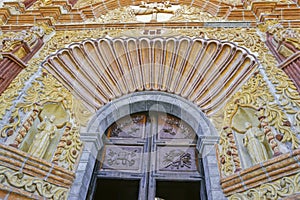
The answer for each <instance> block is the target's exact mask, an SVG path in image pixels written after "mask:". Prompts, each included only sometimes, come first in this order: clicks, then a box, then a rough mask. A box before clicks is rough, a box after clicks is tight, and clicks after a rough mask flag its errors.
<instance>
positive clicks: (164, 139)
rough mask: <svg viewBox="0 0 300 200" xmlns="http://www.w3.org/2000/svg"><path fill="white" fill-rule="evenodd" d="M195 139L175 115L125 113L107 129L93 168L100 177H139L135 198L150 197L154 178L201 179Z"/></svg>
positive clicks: (154, 192)
mask: <svg viewBox="0 0 300 200" xmlns="http://www.w3.org/2000/svg"><path fill="white" fill-rule="evenodd" d="M196 140H197V137H196V134H195V133H194V131H193V130H192V129H191V127H189V126H188V125H187V124H186V123H185V122H183V121H181V120H180V119H178V118H176V117H174V116H171V115H168V114H165V113H153V112H152V113H151V114H147V113H139V114H134V115H131V116H127V117H124V118H122V119H120V120H118V121H117V122H115V123H114V124H113V125H111V127H110V128H109V129H108V130H107V131H106V134H105V136H104V141H105V146H104V148H103V149H102V151H101V152H100V154H99V156H100V157H99V163H98V166H97V167H96V171H95V172H96V174H97V177H98V178H100V179H101V178H102V179H105V178H110V179H111V178H115V179H119V180H122V179H123V180H124V179H125V180H128V181H130V180H138V181H139V183H140V184H139V197H138V199H140V200H145V199H149V200H150V199H151V200H153V199H154V198H155V196H156V187H157V181H198V182H200V181H201V180H203V176H201V170H200V168H199V163H198V160H199V159H198V154H197V152H196V148H195V144H196ZM94 184H96V179H95V180H94ZM202 185H203V184H202ZM203 186H204V185H203ZM199 190H200V189H199ZM199 197H200V194H199ZM199 199H200V198H199Z"/></svg>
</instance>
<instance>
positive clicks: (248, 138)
mask: <svg viewBox="0 0 300 200" xmlns="http://www.w3.org/2000/svg"><path fill="white" fill-rule="evenodd" d="M245 127H246V132H245V136H244V138H243V144H244V146H245V147H246V148H247V151H248V153H249V155H250V157H251V160H252V164H257V163H260V162H263V161H265V160H267V159H268V153H267V150H266V147H265V146H264V140H265V134H264V132H263V131H261V130H260V129H259V128H257V127H252V125H251V123H249V122H246V123H245Z"/></svg>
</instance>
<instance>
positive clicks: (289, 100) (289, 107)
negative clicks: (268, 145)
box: [0, 28, 300, 147]
mask: <svg viewBox="0 0 300 200" xmlns="http://www.w3.org/2000/svg"><path fill="white" fill-rule="evenodd" d="M122 31H123V30H120V29H117V30H106V31H105V30H87V31H76V32H75V31H59V32H57V33H56V35H55V36H54V37H53V38H52V39H51V40H50V41H49V42H48V43H47V44H46V45H45V46H44V48H43V49H42V50H41V52H40V58H38V59H32V60H31V61H30V62H29V65H28V67H27V68H26V69H25V70H23V71H22V72H21V73H20V74H19V75H18V76H17V78H16V79H15V80H14V81H13V83H12V84H11V86H10V87H9V88H8V89H7V90H6V91H5V92H4V93H3V94H2V96H0V102H1V104H0V105H1V107H3V108H2V109H0V110H1V113H0V114H1V115H0V117H3V115H4V114H5V112H6V111H7V110H9V109H12V107H13V104H14V101H15V100H16V99H17V97H18V96H19V95H18V93H19V91H20V90H21V89H22V88H23V87H24V83H25V81H26V80H28V79H29V77H31V75H32V74H33V73H34V72H36V71H37V69H38V66H39V64H40V62H41V61H42V60H44V58H45V57H46V55H48V53H49V52H54V51H56V50H57V49H61V48H63V47H64V46H65V45H66V44H70V43H72V42H79V41H82V40H84V39H86V38H90V37H91V38H99V37H103V36H104V35H106V34H109V35H110V36H111V37H114V36H117V35H119V33H121V32H122ZM173 31H174V32H176V33H178V34H182V35H186V36H199V35H204V37H205V38H216V39H219V40H226V41H232V42H236V43H237V44H238V45H240V46H243V47H246V48H248V49H249V50H250V51H251V52H255V53H256V54H257V55H258V58H259V60H260V62H261V64H262V66H263V69H264V70H265V72H266V74H267V75H268V78H269V79H270V80H271V81H272V83H273V84H274V85H275V89H276V93H277V95H278V96H279V98H278V100H279V103H280V104H279V105H276V104H275V100H274V97H268V95H269V94H268V95H266V94H267V93H266V94H264V95H263V96H261V97H259V99H261V98H269V100H271V101H270V102H271V103H272V102H273V104H271V105H266V106H269V108H268V109H269V110H271V111H272V112H270V113H272V115H270V116H269V117H270V119H271V120H272V119H273V120H274V125H275V126H277V129H282V131H283V132H282V133H284V134H285V135H287V136H286V139H287V140H290V141H292V138H293V137H294V136H293V135H295V134H290V133H291V132H290V131H289V130H290V128H289V127H286V126H283V125H282V122H284V121H287V120H286V119H287V117H286V116H285V114H284V112H287V113H288V114H289V115H290V116H292V117H293V119H294V120H293V121H292V122H291V124H292V125H299V124H300V114H299V112H298V110H299V101H300V98H299V95H298V93H297V91H296V88H295V86H294V85H293V83H292V82H291V80H289V78H288V77H287V76H286V75H285V74H284V73H283V72H282V70H280V69H277V68H276V61H275V58H274V57H273V56H272V55H270V54H268V53H266V52H268V51H267V48H266V47H265V45H264V43H263V42H262V41H261V39H260V37H259V35H258V34H257V33H256V29H243V28H236V29H229V30H226V31H224V29H221V28H219V29H217V28H207V29H204V28H203V29H196V30H195V29H194V30H189V29H177V30H173ZM255 79H256V78H251V80H249V82H248V85H249V83H251V82H252V83H255V82H257V81H256V80H255ZM56 84H59V83H57V82H56ZM260 84H261V83H260ZM263 84H266V83H263ZM246 85H247V84H246ZM265 86H267V85H265ZM46 87H48V86H46ZM267 87H268V86H267ZM255 88H257V86H256V87H255ZM259 88H260V89H261V88H262V87H259ZM260 89H259V90H260ZM242 90H244V89H242ZM248 90H249V88H248ZM259 90H257V89H255V91H259ZM27 94H28V92H27ZM245 94H246V97H247V98H248V99H250V100H251V99H252V100H253V95H252V94H251V93H250V94H247V92H246V93H245ZM247 98H246V99H247ZM232 103H233V100H232V101H231V103H229V104H228V105H230V104H232ZM258 106H260V105H258ZM281 108H282V109H281ZM16 109H17V108H13V109H12V110H13V113H14V112H16ZM276 113H277V114H278V115H279V116H280V115H281V117H282V118H281V119H283V121H280V120H277V119H276V118H277V117H275V116H276ZM273 114H275V116H274V115H273ZM269 123H270V122H269ZM276 124H277V125H276ZM15 125H16V124H15ZM270 125H272V123H270ZM286 129H287V130H286ZM289 135H290V136H293V137H290V136H289ZM294 141H295V142H294V147H296V146H297V142H296V140H294Z"/></svg>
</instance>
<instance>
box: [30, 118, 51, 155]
mask: <svg viewBox="0 0 300 200" xmlns="http://www.w3.org/2000/svg"><path fill="white" fill-rule="evenodd" d="M54 120H55V116H53V115H52V116H50V117H49V118H48V117H47V116H45V118H44V120H43V122H42V123H40V124H39V125H38V127H37V129H38V132H37V133H36V134H35V136H34V139H33V142H32V144H31V145H30V147H29V150H28V153H29V154H31V155H32V156H35V157H38V158H43V156H44V154H45V153H46V150H47V149H48V147H49V145H50V142H51V139H52V138H53V137H54V136H55V133H56V131H57V128H56V126H55V124H53V122H54Z"/></svg>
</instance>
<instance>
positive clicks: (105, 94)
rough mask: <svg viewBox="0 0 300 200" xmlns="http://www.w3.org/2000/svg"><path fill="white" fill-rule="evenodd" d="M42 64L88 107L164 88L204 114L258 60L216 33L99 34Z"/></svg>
mask: <svg viewBox="0 0 300 200" xmlns="http://www.w3.org/2000/svg"><path fill="white" fill-rule="evenodd" d="M43 66H44V67H45V68H46V69H47V70H48V71H49V72H51V73H52V74H53V75H54V76H55V77H56V78H57V79H58V80H60V82H62V83H63V84H64V85H65V87H67V88H68V89H69V90H70V91H73V92H74V94H75V96H77V97H78V98H80V99H82V100H83V102H85V104H86V105H87V106H88V107H89V108H90V109H91V110H98V109H100V108H101V107H102V106H103V105H105V104H107V103H108V102H110V101H112V100H114V99H117V98H119V97H121V96H123V95H126V94H131V93H134V92H136V91H150V90H152V91H163V92H167V93H172V94H176V95H179V96H181V97H183V98H185V99H187V100H188V101H190V102H193V103H194V104H196V105H197V106H198V107H200V109H201V110H202V111H203V112H204V113H206V114H207V115H208V116H209V115H210V114H211V113H213V112H214V111H216V110H217V109H219V108H220V107H221V105H222V104H224V103H225V99H227V97H229V96H230V95H231V94H233V93H234V92H235V91H236V90H238V89H239V87H240V86H241V84H242V83H244V82H245V81H246V80H247V79H248V78H249V76H250V75H251V74H252V72H253V71H254V70H255V69H256V68H257V66H258V61H257V59H256V58H255V56H254V55H252V54H250V53H249V52H248V51H247V50H246V49H245V48H243V47H239V46H237V45H236V44H234V43H231V42H226V41H219V40H215V39H203V38H190V37H171V38H161V37H155V38H147V37H140V38H124V37H122V38H113V39H112V38H99V39H88V40H85V41H83V42H80V43H73V44H71V45H69V46H68V47H67V48H64V49H61V50H59V51H58V52H56V53H55V54H54V55H50V56H49V57H48V58H47V59H46V60H45V61H44V62H43Z"/></svg>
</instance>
